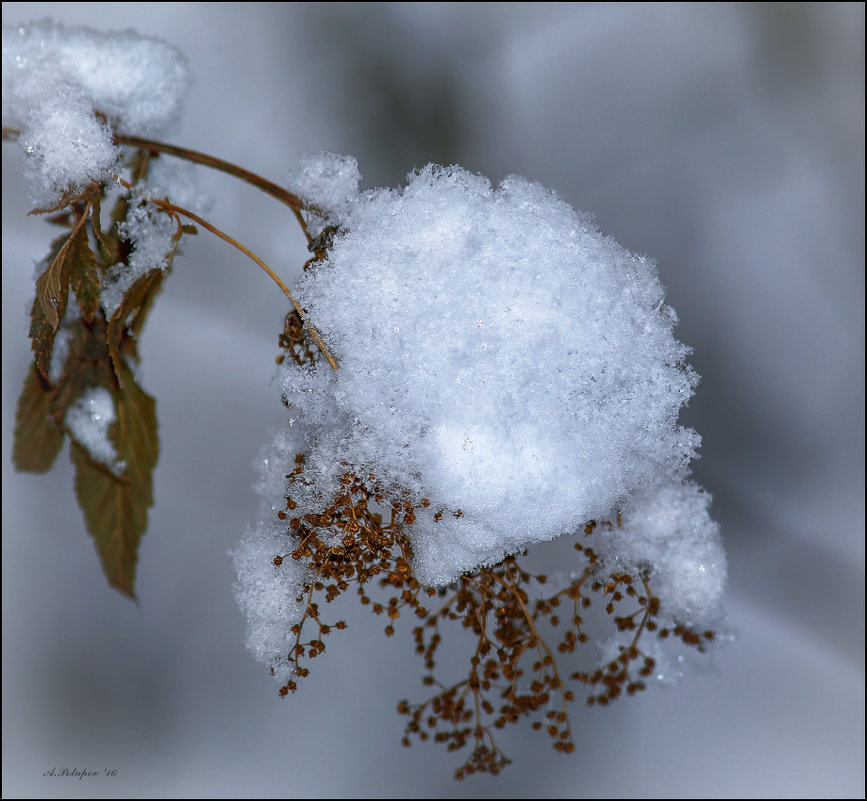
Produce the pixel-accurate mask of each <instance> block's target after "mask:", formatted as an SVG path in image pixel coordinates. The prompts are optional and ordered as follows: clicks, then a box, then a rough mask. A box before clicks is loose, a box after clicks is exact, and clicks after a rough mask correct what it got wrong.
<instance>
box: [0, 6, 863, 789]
mask: <svg viewBox="0 0 867 801" xmlns="http://www.w3.org/2000/svg"><path fill="white" fill-rule="evenodd" d="M46 15H50V16H53V17H54V18H55V19H57V20H60V21H65V22H70V23H79V24H86V25H90V26H93V27H97V28H101V29H117V28H124V27H129V26H132V27H134V28H136V29H137V30H138V31H140V32H142V33H147V34H153V35H157V36H160V37H162V38H164V39H166V40H167V41H169V42H170V43H172V44H174V45H176V46H178V47H179V48H180V49H181V50H182V51H183V52H184V53H185V54H186V55H187V56H188V58H189V60H190V64H191V67H192V71H193V74H194V75H195V78H196V83H195V85H194V87H193V89H192V91H191V93H190V98H189V103H188V112H187V115H186V118H185V122H184V125H183V128H182V129H181V130H180V131H179V132H178V133H177V134H176V135H175V136H174V137H173V139H174V140H175V141H177V142H178V143H179V144H183V145H186V146H188V147H192V148H195V149H198V150H203V151H205V152H210V153H213V154H215V155H218V156H221V157H223V158H226V159H229V160H231V161H235V162H237V163H239V164H241V165H244V166H246V167H248V168H249V169H252V170H254V171H256V172H259V173H261V174H264V175H266V176H269V177H272V178H273V179H274V180H277V181H282V180H283V179H284V177H285V173H286V170H287V168H288V167H290V166H291V165H294V163H295V161H296V159H297V157H298V155H299V154H301V153H303V152H306V151H315V150H333V151H337V152H345V153H351V154H353V155H355V156H356V157H357V158H358V161H359V164H360V167H361V171H362V173H363V175H364V176H365V181H366V183H367V185H382V184H395V183H397V182H399V181H401V180H402V178H403V176H404V175H405V174H406V172H407V171H409V170H410V169H411V168H412V167H413V166H416V165H418V166H421V165H423V164H425V163H427V162H428V161H438V162H447V163H460V164H463V165H464V166H466V167H468V168H470V169H472V170H476V171H480V172H483V173H485V174H487V175H489V176H490V177H491V178H492V179H495V180H499V179H500V178H502V177H503V176H504V175H506V174H508V173H510V172H515V173H519V174H522V175H525V176H527V177H529V178H532V179H536V180H538V181H540V182H542V183H544V184H546V185H548V186H550V187H553V188H555V189H556V190H558V191H559V192H560V193H561V194H562V196H563V197H564V198H566V199H567V200H568V201H569V202H571V203H572V204H573V205H575V206H576V207H578V208H581V209H585V210H589V211H593V212H594V213H595V214H596V215H597V217H598V220H599V223H600V225H601V227H602V228H603V230H605V231H606V232H607V233H609V234H611V235H612V236H614V237H615V238H616V239H618V240H619V241H620V242H621V243H623V244H624V245H626V246H627V247H629V248H631V249H633V250H637V251H641V252H645V253H648V254H650V255H652V256H654V257H655V258H657V259H658V260H659V265H660V273H661V276H662V280H663V282H664V283H665V285H666V286H667V288H668V299H669V302H670V303H671V304H672V305H673V306H674V307H675V308H676V309H677V311H678V314H679V316H680V320H681V323H680V327H679V333H680V336H681V338H682V339H683V340H684V341H685V342H687V343H690V344H691V345H693V346H694V347H695V356H694V359H693V363H694V365H695V366H696V368H697V369H698V370H699V372H700V373H702V375H703V381H702V383H701V385H700V387H699V390H698V394H697V396H696V397H695V398H694V399H693V401H692V403H691V405H690V407H689V408H688V409H687V410H686V412H685V415H684V419H685V420H686V422H688V423H689V424H690V425H693V426H694V427H696V428H697V429H698V430H699V431H700V432H701V433H702V434H703V436H704V445H703V448H702V454H703V455H702V459H701V460H700V461H699V462H698V463H697V464H696V474H697V476H698V478H699V480H700V481H701V483H703V484H704V485H705V486H706V487H707V488H708V489H709V490H710V491H711V492H712V493H713V495H714V498H715V501H714V507H713V510H714V514H715V517H716V518H717V519H719V520H720V521H721V523H722V525H723V532H724V536H725V539H726V543H727V547H728V551H729V555H730V560H731V571H730V572H731V589H730V593H729V596H728V609H729V611H730V616H731V622H732V625H733V627H734V629H735V630H736V631H737V632H738V633H739V636H738V639H737V641H736V642H734V643H733V644H731V645H729V646H728V647H727V648H726V649H725V650H723V651H722V652H720V653H719V654H718V655H717V656H716V658H715V659H714V665H715V670H713V671H710V670H709V671H706V672H700V673H698V674H696V675H692V676H690V677H688V678H687V679H686V680H685V681H683V682H682V684H681V686H679V687H678V688H676V689H674V690H661V689H655V690H653V691H650V692H647V693H644V694H643V697H639V698H636V699H632V700H630V701H628V702H624V703H620V704H618V705H616V706H615V707H614V708H611V709H608V710H585V709H583V708H582V707H581V705H580V704H578V705H576V708H575V709H574V712H573V724H574V726H575V732H576V746H577V750H576V753H575V754H574V755H572V756H570V757H564V756H559V755H556V754H554V753H553V752H552V751H551V750H550V747H549V746H548V744H547V741H546V738H544V737H542V736H539V735H538V734H536V733H534V732H531V731H530V730H529V728H528V727H527V726H522V727H520V728H518V727H515V728H516V730H515V731H514V732H511V733H509V734H507V735H504V736H503V738H502V739H503V743H504V745H505V747H506V750H507V751H508V752H510V754H511V755H512V756H513V758H514V759H515V764H514V765H512V766H511V767H510V768H509V769H508V771H507V773H506V775H504V776H502V777H500V778H499V779H490V778H488V777H481V778H474V779H472V780H469V781H466V782H464V783H463V784H458V783H456V782H454V781H453V780H452V778H451V771H452V768H453V767H454V766H455V763H456V760H455V757H454V755H448V754H446V753H445V751H444V749H443V748H441V747H439V746H436V745H431V744H427V745H415V746H413V747H412V748H411V749H409V750H406V749H402V748H401V747H400V745H399V738H400V734H401V731H402V726H401V719H399V718H398V716H397V715H396V714H394V712H393V710H394V705H395V703H396V701H397V700H399V698H402V697H412V696H418V695H420V691H421V690H422V688H421V687H420V684H419V676H420V669H419V668H420V664H419V663H418V661H417V659H416V657H415V656H414V654H413V653H412V645H411V641H410V637H409V633H408V629H409V625H406V626H403V627H401V628H402V630H401V629H399V632H398V636H396V637H395V638H394V639H393V640H391V641H388V642H386V641H385V639H384V638H383V637H382V635H381V625H380V623H379V621H376V620H374V619H372V618H370V617H369V616H367V615H366V614H364V613H359V612H356V611H354V609H353V606H352V605H349V606H346V607H345V608H344V610H343V614H344V616H346V617H347V618H348V619H349V620H350V623H351V626H350V629H349V630H348V631H347V632H344V633H343V634H342V635H341V636H339V637H337V636H335V637H333V638H332V642H331V643H330V644H329V648H328V651H327V653H326V655H325V656H324V657H323V658H321V659H320V660H319V661H318V662H317V664H316V665H315V668H316V670H315V671H313V673H312V675H311V678H310V679H309V680H308V681H307V682H306V683H305V685H304V686H303V688H302V690H301V691H300V692H299V693H298V694H296V696H295V697H293V698H290V699H288V700H286V701H281V700H280V699H278V698H277V696H276V689H277V687H276V685H275V684H274V683H273V682H272V681H271V680H270V679H269V678H268V677H267V676H266V675H264V672H263V670H262V669H261V667H260V666H259V665H258V664H257V663H255V662H254V661H253V660H252V659H251V657H250V656H249V655H248V654H247V653H246V651H245V650H244V648H243V644H242V642H243V633H244V623H243V620H242V618H241V616H240V614H239V612H238V610H237V609H236V607H235V604H234V600H233V598H232V592H231V583H232V578H233V577H232V570H231V564H230V560H229V558H228V557H227V555H226V552H227V551H228V549H229V548H230V547H231V546H232V545H233V543H234V542H235V541H236V539H237V538H238V537H239V535H240V533H241V532H242V530H243V529H244V527H245V525H246V523H247V521H248V520H250V519H251V518H252V517H253V516H254V515H255V513H256V498H255V497H254V496H253V494H252V492H251V490H250V485H251V482H252V480H253V470H252V468H251V466H250V463H251V461H252V460H253V458H254V457H255V454H256V451H257V449H258V447H259V445H260V443H261V442H263V441H264V439H265V437H266V432H267V429H268V428H269V427H273V426H279V425H281V424H282V422H283V419H284V414H283V409H282V407H281V406H280V403H279V399H278V397H277V395H276V392H275V390H274V389H273V388H271V387H269V380H270V377H271V373H272V368H273V356H274V354H275V338H276V335H277V333H278V329H279V326H280V322H281V318H282V315H283V313H284V304H283V300H282V297H281V295H280V294H279V293H278V292H277V291H276V290H275V288H274V287H273V285H271V284H270V283H269V282H268V281H267V279H266V278H265V277H264V276H262V275H261V274H260V273H259V272H258V271H257V270H256V268H255V267H253V266H252V265H251V264H249V263H246V262H245V261H243V260H242V259H241V258H240V257H238V256H236V254H235V253H234V252H232V251H230V250H228V249H227V248H226V247H225V246H224V245H222V244H220V243H219V242H217V241H216V240H214V239H212V238H209V237H207V236H199V237H198V239H197V240H194V241H191V242H190V243H189V244H188V245H187V246H186V247H185V253H184V255H183V256H182V257H181V258H179V259H178V260H176V268H175V271H174V273H173V274H172V276H171V278H170V280H169V281H168V282H167V284H166V287H165V290H164V292H163V295H162V297H161V298H160V300H159V302H158V304H157V306H156V308H155V311H154V312H153V314H152V316H151V319H150V321H149V323H148V327H147V329H146V331H145V335H144V339H143V348H142V350H143V374H144V385H145V387H146V389H148V391H150V392H151V393H152V394H153V395H155V396H156V398H157V400H158V412H159V419H160V426H161V439H162V453H161V456H160V463H159V466H158V468H157V472H156V499H157V503H156V506H155V507H154V509H153V510H152V513H151V518H150V520H151V522H150V528H149V531H148V533H147V536H146V537H145V539H144V541H143V544H142V548H141V552H140V562H139V570H138V597H139V599H140V600H139V604H138V606H136V605H134V604H131V603H130V602H128V601H126V600H125V599H123V598H121V597H120V596H119V595H117V594H116V593H114V592H112V591H110V590H109V589H107V588H106V586H105V582H104V580H103V579H102V575H101V572H100V568H99V565H98V562H97V559H96V556H95V553H94V550H93V547H92V545H91V542H90V540H89V538H88V536H87V534H86V533H85V530H84V526H83V523H82V519H81V515H80V512H79V511H78V508H77V506H76V503H75V499H74V496H73V491H72V472H71V470H70V467H69V464H68V460H67V459H66V457H65V456H64V457H61V458H60V459H59V461H58V465H57V466H56V467H55V468H54V469H53V470H52V472H51V473H50V474H49V475H47V476H31V475H21V474H16V473H15V472H13V471H12V469H11V466H10V452H11V432H12V429H13V426H14V409H15V400H16V395H17V392H18V389H19V386H20V383H21V381H22V379H23V377H24V374H25V371H26V369H27V363H28V360H29V354H28V345H27V341H26V333H27V312H28V309H29V304H30V299H31V296H32V291H33V285H32V274H33V265H34V263H35V262H36V261H37V260H39V259H40V258H41V257H42V256H43V255H44V254H45V252H47V246H48V241H49V238H50V237H51V236H52V234H51V232H50V231H48V229H47V228H46V226H45V223H44V222H43V221H41V220H39V219H35V218H32V217H31V218H27V217H26V212H27V211H28V209H29V205H28V203H27V199H26V191H25V188H24V185H23V182H22V179H21V170H20V155H19V153H18V151H17V148H16V147H15V146H14V145H8V144H4V145H3V538H4V544H3V609H4V612H3V795H4V797H9V796H44V795H47V796H49V797H50V796H90V797H100V796H114V795H118V796H121V797H124V796H198V795H204V796H230V797H231V796H241V797H244V796H276V795H283V796H289V797H303V796H314V797H320V796H336V797H352V796H367V797H377V796H378V797H403V796H409V797H427V796H434V797H436V796H446V797H448V796H456V795H466V796H477V797H487V796H496V797H512V796H514V797H531V796H535V797H545V796H558V797H564V796H565V797H576V796H600V795H601V796H623V795H655V796H667V795H671V796H692V795H698V796H708V795H715V796H719V795H735V796H737V795H748V796H749V795H760V796H776V795H780V796H802V795H806V796H811V795H820V796H824V795H829V796H840V795H854V796H863V794H864V672H863V671H864V544H863V530H864V417H863V415H864V223H863V220H864V6H863V5H862V4H850V5H835V4H822V5H816V4H767V5H765V4H761V5H754V4H748V5H710V4H708V5H705V4H699V5H689V4H687V5H654V4H641V5H608V4H598V5H597V4H567V3H555V4H545V3H526V4H524V3H508V4H494V3H483V4H472V3H460V4H452V3H436V4H431V5H427V4H421V5H417V4H396V5H380V4H370V5H368V4H348V5H344V4H328V3H317V4H311V5H308V4H303V3H299V4H281V3H267V4H262V3H244V4H236V3H220V4H210V3H205V4H189V3H160V4H149V3H111V4H107V3H106V4H103V3H62V4H56V3H4V5H3V23H4V24H15V23H19V22H26V21H31V20H33V19H38V18H41V17H43V16H46ZM201 177H202V185H203V186H204V187H205V188H207V189H208V190H209V191H210V192H211V193H212V194H213V195H214V196H215V198H216V202H215V205H214V209H213V212H212V215H211V216H212V218H213V220H214V221H215V222H216V224H218V225H219V226H221V227H222V228H224V229H225V230H227V231H228V232H230V233H232V234H233V235H236V236H238V237H239V238H241V239H243V240H244V241H245V242H247V243H248V244H250V245H251V246H253V247H254V249H256V250H257V252H259V253H260V255H262V256H263V258H265V259H266V261H268V262H269V263H270V264H272V265H275V266H276V267H277V269H278V270H279V272H281V273H282V275H283V276H284V277H286V278H287V279H289V278H291V276H292V275H293V274H294V273H295V272H296V271H297V270H298V269H299V268H300V265H301V263H302V262H303V260H304V258H305V252H304V248H303V243H302V240H301V237H300V235H299V233H298V231H297V230H296V229H297V226H296V224H295V222H294V220H293V219H292V218H291V217H290V216H289V215H288V214H287V213H286V210H285V209H284V208H283V207H282V206H280V205H279V204H277V203H274V202H273V201H271V200H270V199H268V198H266V197H265V196H263V195H260V194H258V193H256V192H255V190H252V189H249V188H247V187H245V186H242V185H240V184H238V183H236V182H233V181H231V180H230V179H227V178H225V177H223V176H218V175H214V174H208V173H202V176H201ZM52 767H56V768H62V767H70V768H87V769H97V770H102V769H104V768H107V769H116V770H117V776H116V777H114V778H113V779H89V780H85V781H75V780H71V779H60V778H56V777H55V778H51V777H43V772H44V771H46V770H48V769H50V768H52Z"/></svg>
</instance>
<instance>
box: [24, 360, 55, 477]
mask: <svg viewBox="0 0 867 801" xmlns="http://www.w3.org/2000/svg"><path fill="white" fill-rule="evenodd" d="M61 447H63V432H62V431H61V430H60V427H59V426H58V425H57V421H56V420H55V419H54V415H53V414H52V413H51V387H50V386H49V385H48V384H47V383H46V381H45V379H43V378H42V376H41V375H40V374H39V370H38V369H37V368H36V366H35V365H33V364H31V365H30V370H29V371H28V372H27V377H26V378H25V379H24V386H23V388H22V389H21V395H20V396H19V398H18V411H17V412H16V415H15V439H14V443H13V445H12V460H13V462H14V463H15V467H16V468H17V469H18V470H26V471H28V472H32V473H44V472H45V471H46V470H49V469H50V468H51V465H52V464H54V460H55V459H56V458H57V454H58V453H60V449H61Z"/></svg>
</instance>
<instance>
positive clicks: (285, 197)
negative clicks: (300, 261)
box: [114, 133, 312, 242]
mask: <svg viewBox="0 0 867 801" xmlns="http://www.w3.org/2000/svg"><path fill="white" fill-rule="evenodd" d="M114 143H115V144H116V145H129V146H131V147H137V148H139V149H140V150H146V151H148V152H149V153H165V154H166V155H169V156H175V157H176V158H179V159H185V160H186V161H191V162H193V163H194V164H201V165H203V166H205V167H211V168H212V169H214V170H219V171H220V172H225V173H227V174H228V175H232V176H234V177H235V178H240V179H241V180H242V181H245V182H246V183H248V184H250V185H251V186H255V187H256V188H257V189H261V190H262V191H263V192H265V193H266V194H268V195H271V197H274V198H276V199H277V200H279V201H280V202H281V203H285V204H286V205H287V206H289V208H290V209H292V213H293V214H294V215H295V219H297V220H298V224H299V225H300V226H301V230H302V231H303V232H304V236H305V237H306V238H307V241H308V242H310V241H312V237H311V236H310V234H309V233H308V231H307V223H306V222H305V221H304V217H303V216H302V215H301V210H302V209H303V208H304V201H302V200H301V199H300V198H299V197H298V195H295V194H293V193H292V192H289V191H288V190H286V189H284V188H283V187H282V186H278V185H277V184H275V183H273V182H272V181H269V180H268V179H267V178H263V177H262V176H261V175H256V173H254V172H250V171H249V170H245V169H244V168H243V167H239V166H238V165H237V164H232V162H230V161H224V160H223V159H218V158H216V157H214V156H209V155H208V154H207V153H200V152H199V151H197V150H190V149H189V148H186V147H178V146H177V145H170V144H167V143H165V142H156V141H154V140H153V139H142V138H141V137H138V136H127V135H125V134H119V133H116V134H114Z"/></svg>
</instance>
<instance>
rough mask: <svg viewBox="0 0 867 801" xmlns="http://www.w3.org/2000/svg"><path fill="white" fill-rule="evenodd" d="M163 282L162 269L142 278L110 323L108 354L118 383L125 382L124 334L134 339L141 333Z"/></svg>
mask: <svg viewBox="0 0 867 801" xmlns="http://www.w3.org/2000/svg"><path fill="white" fill-rule="evenodd" d="M162 281H163V271H162V270H160V269H153V270H150V271H149V272H147V273H145V274H144V275H142V276H140V277H139V278H138V279H137V280H136V281H135V282H134V283H133V285H132V286H131V287H130V288H129V289H128V290H127V292H126V294H125V295H124V296H123V300H122V301H121V303H120V306H118V307H117V309H115V311H114V314H112V316H111V320H109V322H108V353H109V356H110V357H111V363H112V367H113V368H114V372H115V375H116V376H117V380H118V382H121V383H122V382H123V377H122V370H121V361H122V360H121V353H120V348H121V343H122V341H123V339H124V332H125V331H126V330H127V329H129V332H130V334H132V336H133V337H137V336H138V334H139V333H140V332H141V329H142V326H143V325H144V321H145V318H146V317H147V313H148V311H150V307H151V304H152V303H153V301H154V298H155V297H156V295H157V293H158V292H159V290H160V287H161V285H162Z"/></svg>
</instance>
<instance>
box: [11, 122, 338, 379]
mask: <svg viewBox="0 0 867 801" xmlns="http://www.w3.org/2000/svg"><path fill="white" fill-rule="evenodd" d="M100 116H103V118H104V115H100ZM20 133H21V132H20V131H18V130H17V129H15V128H6V127H4V128H3V140H4V141H15V140H16V139H17V138H18V137H19V136H20ZM113 139H114V142H115V144H118V145H130V146H133V147H138V148H140V149H141V150H142V151H143V152H147V153H151V154H153V153H165V154H167V155H170V156H176V157H177V158H180V159H185V160H187V161H190V162H192V163H194V164H201V165H203V166H205V167H211V168H212V169H215V170H219V171H221V172H224V173H227V174H228V175H232V176H234V177H235V178H239V179H240V180H242V181H244V182H246V183H248V184H250V185H251V186H255V187H256V188H257V189H261V190H262V191H263V192H265V193H266V194H268V195H271V196H272V197H274V198H276V199H277V200H279V201H281V202H282V203H284V204H285V205H287V206H289V208H290V209H292V212H293V214H294V215H295V218H296V219H297V220H298V223H299V225H300V226H301V230H302V231H303V232H304V236H305V237H306V239H307V241H308V242H310V241H311V240H312V238H311V236H310V234H309V232H308V230H307V223H306V222H305V220H304V217H303V215H302V214H301V210H302V209H304V208H305V204H304V203H303V201H301V200H300V199H299V198H298V196H297V195H294V194H293V193H292V192H287V191H286V190H285V189H283V188H282V187H280V186H278V185H277V184H275V183H273V182H272V181H269V180H268V179H267V178H263V177H262V176H261V175H256V173H254V172H250V171H249V170H245V169H244V168H243V167H239V166H238V165H237V164H232V163H231V162H229V161H224V160H223V159H218V158H216V157H214V156H209V155H208V154H206V153H200V152H198V151H196V150H190V149H189V148H184V147H178V146H176V145H171V144H167V143H165V142H157V141H154V140H152V139H141V138H139V137H136V136H124V135H123V134H114V136H113ZM117 181H118V183H120V184H121V185H122V186H124V187H126V188H127V189H132V184H130V183H129V182H128V181H124V180H123V179H122V178H117ZM151 200H152V202H153V203H154V204H155V205H156V206H157V207H158V208H159V209H160V210H161V211H163V212H165V213H166V214H168V215H169V216H176V215H179V214H180V215H183V216H184V217H187V218H188V219H190V220H192V221H193V222H195V223H196V224H198V225H201V226H202V228H205V229H207V230H208V231H210V232H211V233H212V234H214V235H215V236H218V237H219V238H220V239H222V240H223V241H224V242H228V243H229V244H230V245H232V246H233V247H235V248H237V249H238V250H240V251H241V252H242V253H243V254H244V255H245V256H247V257H248V258H250V259H252V260H253V261H254V262H256V264H258V265H259V266H260V267H261V268H262V269H263V270H264V271H265V272H266V273H267V274H268V275H269V276H270V277H271V279H272V280H273V281H274V283H275V284H277V286H278V287H280V289H281V290H282V292H283V294H284V295H286V297H287V298H288V299H289V302H290V303H291V304H292V306H293V307H294V308H295V311H296V312H297V313H298V315H299V316H300V317H301V319H302V320H304V322H305V324H306V325H307V327H308V328H309V329H310V335H311V336H312V337H313V340H314V342H316V345H317V346H318V347H319V349H320V350H321V351H322V353H323V354H324V356H325V358H326V359H327V360H328V363H329V364H330V365H331V367H332V368H333V369H335V370H337V369H338V368H337V362H336V361H335V359H334V357H333V356H332V355H331V354H330V353H329V352H328V348H326V347H325V344H324V343H323V342H322V339H321V338H320V336H319V334H318V333H317V332H316V329H315V327H314V326H313V325H312V324H311V323H310V322H309V320H307V315H306V314H305V312H304V310H303V309H302V308H301V306H300V305H299V304H298V302H297V301H296V300H295V298H294V297H292V293H291V292H290V291H289V288H288V287H287V286H286V284H285V283H284V282H283V280H282V279H281V278H280V276H278V275H277V273H275V272H274V271H273V270H272V269H271V268H270V267H269V266H268V265H267V264H266V263H265V262H264V261H263V260H262V259H261V258H259V256H257V255H256V254H255V253H254V252H253V251H252V250H250V249H249V248H248V247H246V246H245V245H243V244H242V243H240V242H238V241H237V240H236V239H233V238H232V237H231V236H229V235H228V234H226V233H225V232H223V231H221V230H220V229H219V228H217V227H216V226H215V225H212V224H211V223H209V222H208V221H207V220H204V219H202V218H201V217H200V216H199V215H197V214H195V213H194V212H192V211H190V210H188V209H184V208H181V207H180V206H176V205H175V204H173V203H171V201H169V199H168V198H163V199H161V200H160V199H156V198H152V199H151ZM64 205H65V204H64ZM61 208H62V207H61Z"/></svg>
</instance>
